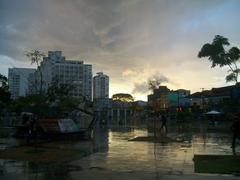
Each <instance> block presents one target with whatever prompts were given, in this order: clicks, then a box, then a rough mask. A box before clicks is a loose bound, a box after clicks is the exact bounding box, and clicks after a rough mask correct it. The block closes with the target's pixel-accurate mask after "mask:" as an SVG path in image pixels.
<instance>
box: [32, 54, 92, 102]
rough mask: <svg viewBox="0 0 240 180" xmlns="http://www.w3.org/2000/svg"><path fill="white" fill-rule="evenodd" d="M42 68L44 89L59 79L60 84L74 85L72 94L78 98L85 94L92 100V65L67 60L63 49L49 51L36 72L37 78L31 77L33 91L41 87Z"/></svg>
mask: <svg viewBox="0 0 240 180" xmlns="http://www.w3.org/2000/svg"><path fill="white" fill-rule="evenodd" d="M40 70H41V71H42V76H43V78H42V82H43V83H42V88H43V91H46V90H47V89H48V87H49V86H50V85H51V84H52V83H53V82H54V81H57V82H58V83H60V84H71V85H72V86H73V89H72V90H71V92H70V95H71V96H73V97H76V98H78V97H82V96H84V97H85V98H86V99H88V100H92V65H90V64H84V62H83V61H78V60H66V59H65V57H64V56H62V52H61V51H49V52H48V56H47V57H44V58H43V61H42V62H41V65H40V67H39V69H38V70H37V71H36V72H35V78H32V79H30V81H31V84H32V87H31V88H30V89H31V91H32V92H34V91H36V89H38V90H39V89H40ZM36 82H37V83H36ZM33 84H35V86H33ZM36 84H37V86H36Z"/></svg>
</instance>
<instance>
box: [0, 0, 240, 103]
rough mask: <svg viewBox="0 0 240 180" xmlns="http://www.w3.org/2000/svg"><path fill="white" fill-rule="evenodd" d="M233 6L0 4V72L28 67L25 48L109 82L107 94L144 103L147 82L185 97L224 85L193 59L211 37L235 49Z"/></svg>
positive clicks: (60, 0) (89, 1)
mask: <svg viewBox="0 0 240 180" xmlns="http://www.w3.org/2000/svg"><path fill="white" fill-rule="evenodd" d="M239 17H240V1H239V0H211V1H209V0H201V1H195V0H148V1H146V0H117V1H113V0H79V1H77V0H67V1H65V0H41V1H39V0H21V1H19V0H11V1H9V0H1V1H0V19H1V24H0V38H1V41H0V64H1V66H0V73H2V74H4V75H7V70H8V68H10V67H33V66H31V65H30V62H29V61H28V60H27V59H26V58H25V56H24V53H25V52H26V51H28V50H32V49H39V50H42V51H45V52H46V53H47V51H51V50H61V51H63V55H64V56H66V58H67V59H79V60H84V61H85V62H86V63H89V64H92V65H93V75H94V74H95V73H96V72H104V73H105V74H107V75H108V76H109V78H110V96H111V95H112V94H114V93H130V94H133V96H134V97H135V99H136V100H146V99H147V94H148V93H149V92H148V89H147V81H148V79H151V78H160V79H161V80H162V82H163V84H162V85H167V86H168V87H169V88H170V89H179V88H184V89H190V90H191V92H196V91H201V89H200V88H205V89H210V88H212V87H220V86H227V85H231V83H226V82H225V75H226V74H227V68H219V67H216V68H211V63H210V62H208V60H207V59H199V58H197V54H198V52H199V50H200V49H201V47H202V45H203V44H205V43H207V42H211V41H212V40H213V38H214V36H215V35H222V36H225V37H227V38H228V39H229V42H230V43H231V45H232V46H238V47H240V35H239V29H240V22H239Z"/></svg>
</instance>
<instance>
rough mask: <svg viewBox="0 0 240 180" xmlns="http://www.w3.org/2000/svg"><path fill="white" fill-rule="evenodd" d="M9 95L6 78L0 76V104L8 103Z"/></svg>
mask: <svg viewBox="0 0 240 180" xmlns="http://www.w3.org/2000/svg"><path fill="white" fill-rule="evenodd" d="M10 97H11V94H10V92H9V91H8V84H7V77H6V76H4V75H2V74H0V102H2V103H1V104H3V103H8V102H9V101H10Z"/></svg>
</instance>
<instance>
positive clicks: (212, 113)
mask: <svg viewBox="0 0 240 180" xmlns="http://www.w3.org/2000/svg"><path fill="white" fill-rule="evenodd" d="M205 114H209V115H218V114H222V113H221V112H218V111H214V110H212V111H209V112H207V113H205Z"/></svg>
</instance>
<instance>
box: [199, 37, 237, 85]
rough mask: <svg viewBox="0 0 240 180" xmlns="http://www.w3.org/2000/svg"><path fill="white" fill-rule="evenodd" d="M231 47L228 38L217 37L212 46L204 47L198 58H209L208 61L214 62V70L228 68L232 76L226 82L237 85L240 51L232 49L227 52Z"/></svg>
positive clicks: (228, 76) (206, 45)
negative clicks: (217, 67)
mask: <svg viewBox="0 0 240 180" xmlns="http://www.w3.org/2000/svg"><path fill="white" fill-rule="evenodd" d="M229 45H230V43H229V42H228V39H227V38H225V37H223V36H220V35H216V36H215V37H214V39H213V42H212V43H211V44H210V43H206V44H204V45H203V46H202V48H201V50H200V51H199V53H198V57H199V58H202V57H208V60H209V61H210V62H212V68H214V67H216V66H220V67H223V66H228V67H229V71H228V72H230V74H228V75H227V76H226V81H227V82H230V81H234V82H235V83H236V84H237V83H238V76H239V73H240V69H239V68H238V66H237V62H238V61H239V58H240V50H239V49H238V48H237V47H231V48H230V49H228V50H227V49H226V46H229Z"/></svg>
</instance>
